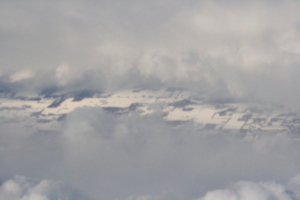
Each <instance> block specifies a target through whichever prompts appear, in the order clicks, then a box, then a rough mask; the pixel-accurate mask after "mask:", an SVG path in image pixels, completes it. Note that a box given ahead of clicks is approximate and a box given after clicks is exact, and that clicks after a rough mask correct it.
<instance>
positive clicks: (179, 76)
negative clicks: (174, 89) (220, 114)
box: [0, 0, 300, 200]
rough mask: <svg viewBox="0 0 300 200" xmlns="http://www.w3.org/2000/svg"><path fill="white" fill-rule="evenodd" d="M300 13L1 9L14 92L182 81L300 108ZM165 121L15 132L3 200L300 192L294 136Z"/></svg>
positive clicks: (249, 5) (186, 7)
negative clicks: (214, 129) (206, 129)
mask: <svg viewBox="0 0 300 200" xmlns="http://www.w3.org/2000/svg"><path fill="white" fill-rule="evenodd" d="M299 9H300V3H299V2H298V1H293V0H277V1H268V0H266V1H258V0H255V1H248V0H246V1H241V0H230V1H227V2H226V3H224V2H223V1H221V0H215V1H194V0H175V1H174V0H172V1H171V0H164V1H158V0H157V1H156V0H154V1H137V0H132V1H127V2H124V1H120V0H110V1H106V0H104V1H96V0H88V1H51V2H50V1H48V2H37V1H34V0H29V1H26V3H25V2H21V1H18V2H17V1H1V2H0V41H1V45H0V87H1V92H6V91H9V92H13V93H17V94H20V95H32V94H36V93H40V92H41V91H45V90H46V91H49V90H57V91H59V92H61V93H76V92H80V91H86V90H91V91H109V90H113V89H122V88H128V87H130V88H132V87H135V86H139V87H144V88H152V89H156V88H158V87H161V86H180V87H187V88H189V89H191V90H194V91H196V92H205V93H207V94H208V95H213V96H226V97H228V96H230V97H242V98H246V99H248V100H253V101H263V102H267V103H282V104H285V105H286V106H289V107H292V108H293V109H295V108H299V103H298V102H299V99H300V93H299V88H298V86H299V84H300V82H299V80H300V79H299V75H300V68H299V64H300V60H299V58H300V56H299V54H300V49H299V47H300V40H299V38H300V37H299V36H300V29H299V24H300V13H299ZM160 114H161V113H159V111H158V112H157V113H154V114H153V116H149V117H147V118H142V117H140V116H138V115H135V114H134V115H131V116H121V117H116V116H113V115H109V114H107V113H104V112H103V111H102V110H101V109H94V108H93V109H91V108H88V107H87V108H81V109H78V110H76V111H74V112H72V113H71V114H70V115H69V116H68V117H67V119H66V121H65V122H64V123H65V124H64V128H63V129H62V130H59V131H57V132H54V133H45V132H37V133H32V132H31V131H30V130H24V129H23V128H22V127H21V125H19V124H9V123H6V124H1V130H0V180H2V184H1V187H0V199H1V198H2V199H9V198H11V199H22V200H25V199H26V198H27V199H28V198H29V199H32V198H36V199H51V198H54V199H58V198H62V199H64V198H66V199H68V198H70V196H69V195H70V193H68V192H67V193H66V195H65V193H64V192H65V191H68V189H66V188H69V187H70V188H77V189H79V191H80V193H81V194H83V195H84V196H87V197H88V198H90V199H125V200H150V199H151V200H153V199H155V200H160V199H163V200H170V199H172V200H182V199H201V200H211V199H230V200H231V199H233V200H235V199H242V200H244V199H245V200H246V199H249V198H250V197H251V199H281V200H289V199H292V200H295V199H299V198H300V197H299V196H300V194H299V189H298V188H299V175H298V176H296V175H297V174H299V173H300V171H299V166H300V157H299V155H298V152H299V150H300V149H299V148H300V147H299V144H298V143H299V141H297V140H295V139H294V138H293V136H292V135H290V134H288V133H282V134H275V133H274V134H273V133H271V134H266V135H261V136H259V137H255V138H251V140H247V139H245V135H243V134H241V133H237V134H234V135H226V134H222V133H219V132H203V131H197V129H196V127H195V126H194V125H193V124H186V125H185V126H182V127H180V128H178V129H173V128H170V127H169V126H167V125H166V124H164V123H163V122H162V121H161V118H160ZM296 134H298V133H296ZM16 174H21V175H23V176H25V177H33V178H34V179H31V178H25V177H19V176H17V177H15V175H16ZM291 177H294V178H292V179H290V178H291ZM35 178H37V179H35ZM38 180H46V181H38ZM50 180H61V181H62V182H64V184H66V185H67V186H68V187H64V186H62V185H63V184H62V183H61V182H55V181H54V182H53V181H50ZM241 181H242V182H241ZM226 187H227V188H226ZM222 188H223V189H222ZM209 191H210V192H209ZM52 195H54V196H52ZM55 195H57V196H55ZM59 195H62V196H59ZM75 196H76V197H78V196H79V194H76V195H75ZM74 198H75V197H74ZM74 198H72V199H74Z"/></svg>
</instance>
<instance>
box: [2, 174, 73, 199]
mask: <svg viewBox="0 0 300 200" xmlns="http://www.w3.org/2000/svg"><path fill="white" fill-rule="evenodd" d="M69 197H70V194H69V193H68V191H67V190H66V187H65V186H64V184H62V183H60V182H55V181H50V180H41V181H37V180H34V179H30V178H27V177H24V176H18V175H17V176H15V177H14V178H13V179H10V180H7V181H5V182H4V183H3V184H2V185H1V186H0V199H1V200H50V199H57V200H58V199H61V200H63V199H69Z"/></svg>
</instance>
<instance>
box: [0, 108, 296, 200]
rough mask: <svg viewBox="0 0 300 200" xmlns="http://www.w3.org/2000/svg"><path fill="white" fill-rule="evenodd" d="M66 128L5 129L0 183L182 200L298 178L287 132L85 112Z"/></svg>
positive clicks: (76, 113) (71, 116)
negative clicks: (33, 182)
mask: <svg viewBox="0 0 300 200" xmlns="http://www.w3.org/2000/svg"><path fill="white" fill-rule="evenodd" d="M64 127H65V128H64V129H63V130H62V131H61V132H57V133H42V132H38V133H35V134H32V133H30V132H28V133H26V132H25V131H24V130H18V129H17V127H16V126H14V127H12V126H9V125H7V126H6V127H5V126H3V129H2V130H3V131H1V138H2V139H1V143H0V147H1V148H0V163H1V168H0V174H1V176H0V178H2V180H7V179H10V178H11V177H13V176H14V175H15V174H16V173H18V174H22V175H24V176H27V177H38V178H40V179H52V180H53V179H54V180H61V181H63V182H64V183H65V184H67V185H69V186H70V187H73V188H77V189H79V190H80V191H81V193H82V194H83V195H85V196H88V197H90V198H94V199H116V198H117V199H125V198H129V199H130V198H132V199H134V198H137V197H139V198H142V197H143V198H145V199H147V198H148V197H147V196H150V197H151V198H154V199H155V198H156V199H167V200H169V199H173V200H174V199H175V200H177V199H178V200H179V199H196V198H199V197H201V196H204V195H205V193H206V192H207V191H212V190H216V189H218V188H224V187H225V186H226V185H229V184H234V183H235V182H239V181H243V180H244V181H250V182H258V186H257V187H258V188H260V187H262V186H261V185H259V184H260V183H259V182H270V181H275V182H277V183H278V184H282V185H287V182H288V180H289V179H290V178H291V177H293V176H295V175H297V174H298V173H299V167H298V166H299V165H300V158H299V155H298V152H299V150H300V149H299V144H298V143H299V142H298V141H297V140H295V139H293V137H292V136H290V135H289V134H288V133H285V134H279V135H278V134H275V133H270V134H266V135H261V136H260V137H257V138H250V140H247V139H246V138H245V135H243V134H240V133H236V134H233V135H228V134H224V133H220V132H204V131H197V130H196V127H194V125H193V124H187V125H185V126H183V127H181V128H177V129H174V128H171V127H169V126H168V125H167V124H165V123H164V122H162V121H161V119H160V114H159V113H157V115H153V116H149V117H148V118H142V117H140V116H138V115H132V116H123V117H121V118H120V117H118V116H114V115H111V114H107V113H105V112H104V111H102V110H101V109H95V108H88V107H86V108H81V109H77V110H75V111H74V112H73V113H71V114H69V115H68V117H67V119H66V121H65V126H64ZM297 184H298V183H297ZM294 185H296V184H294ZM255 187H256V186H255ZM282 187H283V186H282ZM261 190H263V189H261ZM234 191H235V190H234ZM263 191H264V190H263ZM280 191H281V190H280ZM293 191H294V193H296V191H297V192H298V189H297V187H296V186H294V188H293ZM265 192H268V190H266V191H265ZM237 193H238V192H237ZM234 194H235V193H234ZM274 194H275V193H274ZM276 194H277V193H276ZM284 194H285V193H282V195H284ZM286 195H288V194H286ZM140 196H142V197H140ZM146 197H147V198H146ZM205 198H210V196H209V194H208V197H205Z"/></svg>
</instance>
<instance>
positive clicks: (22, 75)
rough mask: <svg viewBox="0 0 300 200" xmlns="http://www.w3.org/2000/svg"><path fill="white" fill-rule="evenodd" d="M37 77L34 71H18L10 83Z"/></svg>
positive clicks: (12, 76)
mask: <svg viewBox="0 0 300 200" xmlns="http://www.w3.org/2000/svg"><path fill="white" fill-rule="evenodd" d="M34 75H35V73H34V72H32V71H17V72H15V73H13V74H12V75H11V76H10V81H11V82H12V83H14V82H18V81H22V80H27V79H30V78H32V77H33V76H34Z"/></svg>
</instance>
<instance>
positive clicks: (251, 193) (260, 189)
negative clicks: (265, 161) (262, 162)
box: [199, 177, 300, 200]
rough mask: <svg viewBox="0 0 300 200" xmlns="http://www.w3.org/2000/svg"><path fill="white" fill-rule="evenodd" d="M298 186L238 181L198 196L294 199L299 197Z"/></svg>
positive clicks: (207, 198)
mask: <svg viewBox="0 0 300 200" xmlns="http://www.w3.org/2000/svg"><path fill="white" fill-rule="evenodd" d="M295 178H296V177H295ZM299 186H300V185H298V186H297V188H294V190H290V189H289V188H288V187H286V186H283V185H280V184H278V183H275V182H268V183H253V182H238V183H235V184H232V185H231V186H230V187H229V188H228V189H222V190H215V191H211V192H208V193H207V194H206V195H205V196H204V197H202V198H200V199H199V200H213V199H222V200H237V199H239V200H245V199H253V200H271V199H280V200H295V199H299V198H300V197H299V196H298V195H297V193H299Z"/></svg>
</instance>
